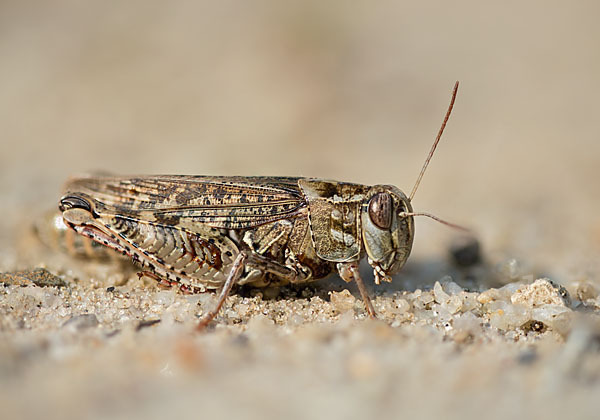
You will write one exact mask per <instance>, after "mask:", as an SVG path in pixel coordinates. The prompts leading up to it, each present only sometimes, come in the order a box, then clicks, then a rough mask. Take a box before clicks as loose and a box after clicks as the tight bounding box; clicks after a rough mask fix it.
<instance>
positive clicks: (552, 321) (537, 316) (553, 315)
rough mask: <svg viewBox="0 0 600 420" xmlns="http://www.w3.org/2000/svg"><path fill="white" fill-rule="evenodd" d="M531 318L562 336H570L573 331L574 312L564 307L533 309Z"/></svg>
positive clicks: (544, 306) (551, 306)
mask: <svg viewBox="0 0 600 420" xmlns="http://www.w3.org/2000/svg"><path fill="white" fill-rule="evenodd" d="M531 316H532V319H534V320H536V321H540V322H542V323H544V324H546V325H547V326H548V327H550V328H552V329H553V330H554V331H556V332H557V333H559V334H560V335H562V336H566V335H568V333H569V331H570V330H571V323H572V321H573V311H571V310H570V309H569V308H567V307H565V306H564V305H543V306H541V307H539V308H535V309H533V310H532V314H531Z"/></svg>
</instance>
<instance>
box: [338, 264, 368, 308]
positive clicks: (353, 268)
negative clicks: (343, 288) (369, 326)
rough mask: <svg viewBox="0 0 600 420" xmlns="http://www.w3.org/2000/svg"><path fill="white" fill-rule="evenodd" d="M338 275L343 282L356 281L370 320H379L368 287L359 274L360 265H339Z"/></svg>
mask: <svg viewBox="0 0 600 420" xmlns="http://www.w3.org/2000/svg"><path fill="white" fill-rule="evenodd" d="M337 269H338V273H340V277H341V278H342V280H344V281H346V282H348V283H349V282H351V281H353V280H354V282H355V283H356V286H357V287H358V291H359V292H360V297H361V298H362V300H363V303H364V304H365V308H366V310H367V314H369V318H371V319H377V314H376V313H375V309H374V308H373V303H371V297H370V296H369V292H368V291H367V287H366V286H365V283H364V282H363V279H362V277H361V276H360V273H359V272H358V263H356V262H349V263H339V264H338V265H337Z"/></svg>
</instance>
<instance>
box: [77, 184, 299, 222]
mask: <svg viewBox="0 0 600 420" xmlns="http://www.w3.org/2000/svg"><path fill="white" fill-rule="evenodd" d="M298 179H299V178H293V177H210V176H186V175H170V176H139V177H82V178H75V179H72V180H70V181H69V182H68V183H67V185H66V190H67V191H68V192H69V193H75V194H76V193H78V192H79V193H84V194H87V195H88V196H90V197H91V198H93V199H94V201H95V204H96V206H97V207H98V210H99V211H101V212H102V211H106V212H114V213H117V214H121V215H124V216H130V217H135V218H141V219H147V220H148V221H156V222H159V223H164V224H170V225H173V224H178V223H181V222H191V223H196V222H197V223H204V224H206V225H209V226H212V227H216V228H226V229H242V228H250V227H254V226H258V225H261V224H264V223H268V222H270V221H273V220H278V219H281V218H286V217H292V216H294V215H296V214H298V213H299V212H300V211H301V209H302V208H304V207H305V206H306V203H305V200H304V197H303V195H302V193H301V191H300V189H299V187H298Z"/></svg>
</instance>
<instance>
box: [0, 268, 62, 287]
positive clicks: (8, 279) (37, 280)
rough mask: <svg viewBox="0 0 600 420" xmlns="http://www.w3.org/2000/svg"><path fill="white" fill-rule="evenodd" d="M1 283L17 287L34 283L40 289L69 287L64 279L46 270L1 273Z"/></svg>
mask: <svg viewBox="0 0 600 420" xmlns="http://www.w3.org/2000/svg"><path fill="white" fill-rule="evenodd" d="M0 283H7V284H15V285H28V284H32V283H33V284H35V285H36V286H38V287H66V286H67V283H66V282H65V281H64V280H63V279H61V278H60V277H58V276H55V275H54V274H52V273H51V272H49V271H48V270H46V269H45V268H36V269H33V270H23V271H12V272H8V273H0Z"/></svg>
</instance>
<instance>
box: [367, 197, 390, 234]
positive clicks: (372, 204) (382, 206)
mask: <svg viewBox="0 0 600 420" xmlns="http://www.w3.org/2000/svg"><path fill="white" fill-rule="evenodd" d="M393 205H394V201H393V200H392V196H391V195H389V194H388V193H384V192H380V193H377V194H375V195H374V196H373V197H371V200H370V201H369V217H370V218H371V221H372V222H373V223H374V224H375V226H377V227H378V228H380V229H389V228H390V227H391V226H392V210H393V209H392V207H393Z"/></svg>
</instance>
